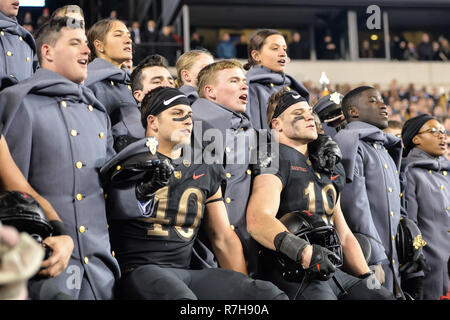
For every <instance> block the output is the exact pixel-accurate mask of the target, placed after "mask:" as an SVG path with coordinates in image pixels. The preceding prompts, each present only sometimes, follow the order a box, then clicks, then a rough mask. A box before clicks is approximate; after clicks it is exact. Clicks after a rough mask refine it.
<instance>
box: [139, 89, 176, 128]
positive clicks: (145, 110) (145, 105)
mask: <svg viewBox="0 0 450 320" xmlns="http://www.w3.org/2000/svg"><path fill="white" fill-rule="evenodd" d="M167 88H170V87H156V88H154V89H152V90H150V91H149V92H147V94H146V95H145V97H144V99H142V103H141V123H142V126H143V127H144V129H146V130H147V118H148V116H149V109H150V100H151V98H152V97H153V96H155V95H157V94H158V92H160V91H161V90H163V89H167Z"/></svg>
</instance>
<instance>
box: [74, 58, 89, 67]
mask: <svg viewBox="0 0 450 320" xmlns="http://www.w3.org/2000/svg"><path fill="white" fill-rule="evenodd" d="M77 62H78V63H79V64H81V65H82V66H87V64H88V60H87V59H79V60H78V61H77Z"/></svg>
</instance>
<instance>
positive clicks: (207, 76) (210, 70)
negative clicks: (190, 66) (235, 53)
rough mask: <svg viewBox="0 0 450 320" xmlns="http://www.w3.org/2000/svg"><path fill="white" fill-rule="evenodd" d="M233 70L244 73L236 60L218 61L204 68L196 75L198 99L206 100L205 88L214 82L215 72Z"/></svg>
mask: <svg viewBox="0 0 450 320" xmlns="http://www.w3.org/2000/svg"><path fill="white" fill-rule="evenodd" d="M234 68H239V69H241V70H242V71H243V72H245V71H244V68H243V67H242V64H241V63H240V62H239V61H238V60H236V59H227V60H220V61H217V62H214V63H211V64H209V65H207V66H206V67H204V68H203V69H202V70H201V71H200V72H199V73H198V83H197V88H198V95H199V96H200V98H206V97H205V94H204V89H205V86H207V85H209V84H212V83H214V82H215V81H216V74H217V72H219V71H222V70H226V69H234Z"/></svg>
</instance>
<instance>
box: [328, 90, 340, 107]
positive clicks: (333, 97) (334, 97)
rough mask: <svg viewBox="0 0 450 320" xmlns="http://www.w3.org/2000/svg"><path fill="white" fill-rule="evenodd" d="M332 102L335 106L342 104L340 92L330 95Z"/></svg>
mask: <svg viewBox="0 0 450 320" xmlns="http://www.w3.org/2000/svg"><path fill="white" fill-rule="evenodd" d="M330 101H332V102H334V103H335V104H341V96H340V95H339V93H338V92H335V93H332V94H330Z"/></svg>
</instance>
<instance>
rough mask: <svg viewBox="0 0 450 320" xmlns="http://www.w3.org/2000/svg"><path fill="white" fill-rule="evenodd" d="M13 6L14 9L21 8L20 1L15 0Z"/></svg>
mask: <svg viewBox="0 0 450 320" xmlns="http://www.w3.org/2000/svg"><path fill="white" fill-rule="evenodd" d="M12 6H13V7H14V9H19V6H20V3H19V1H17V2H14V3H13V4H12Z"/></svg>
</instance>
